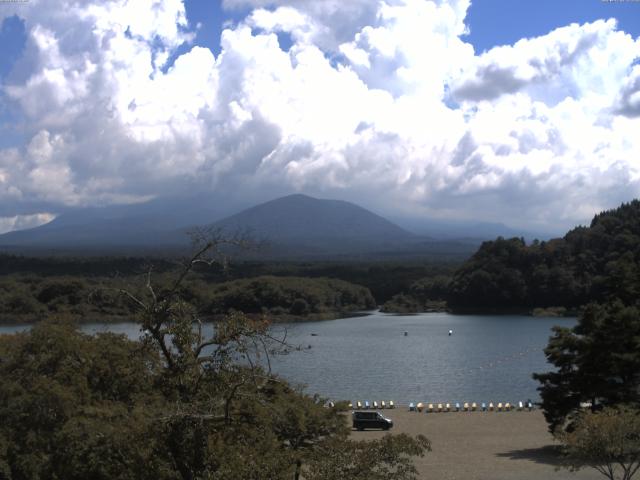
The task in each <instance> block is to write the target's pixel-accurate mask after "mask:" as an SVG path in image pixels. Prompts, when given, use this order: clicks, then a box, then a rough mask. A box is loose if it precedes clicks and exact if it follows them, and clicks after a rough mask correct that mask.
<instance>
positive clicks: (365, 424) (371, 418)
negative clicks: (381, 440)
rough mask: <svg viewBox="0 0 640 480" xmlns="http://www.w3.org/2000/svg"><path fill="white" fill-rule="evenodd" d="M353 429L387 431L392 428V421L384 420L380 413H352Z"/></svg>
mask: <svg viewBox="0 0 640 480" xmlns="http://www.w3.org/2000/svg"><path fill="white" fill-rule="evenodd" d="M351 415H352V417H353V428H357V429H358V430H364V429H365V428H381V429H383V430H389V429H390V428H391V427H393V420H390V419H388V418H385V417H383V416H382V414H381V413H380V412H353V413H352V414H351Z"/></svg>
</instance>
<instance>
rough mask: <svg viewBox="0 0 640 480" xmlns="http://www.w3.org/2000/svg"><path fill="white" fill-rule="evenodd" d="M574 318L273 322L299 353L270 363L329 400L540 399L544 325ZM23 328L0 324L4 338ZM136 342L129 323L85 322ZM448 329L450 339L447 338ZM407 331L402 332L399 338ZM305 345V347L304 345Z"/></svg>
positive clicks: (379, 317)
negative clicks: (534, 375) (535, 374)
mask: <svg viewBox="0 0 640 480" xmlns="http://www.w3.org/2000/svg"><path fill="white" fill-rule="evenodd" d="M575 323H576V320H575V319H568V318H546V317H529V316H519V315H501V316H495V315H451V314H447V313H426V314H419V315H388V314H383V313H379V312H374V313H371V314H370V315H366V316H361V317H351V318H343V319H338V320H329V321H321V322H308V323H291V324H278V325H275V326H274V331H275V333H276V335H278V334H280V335H282V334H284V332H285V331H286V334H287V341H288V342H289V343H291V344H293V345H299V346H300V347H301V348H300V351H293V352H292V353H290V354H289V355H286V356H276V357H274V358H272V366H273V369H274V371H276V372H277V373H278V374H280V375H281V376H282V377H284V378H286V379H287V380H289V381H290V382H293V383H296V384H298V383H299V384H305V385H307V391H308V392H309V393H319V394H321V395H323V396H326V397H329V398H331V399H334V400H340V399H345V400H352V401H355V400H361V401H364V400H369V401H372V400H394V402H396V403H402V404H406V403H409V402H419V401H423V402H433V403H438V402H442V403H445V402H450V403H455V402H460V403H462V402H467V401H468V402H473V401H475V402H478V403H480V402H489V401H493V402H512V403H513V402H517V401H519V400H526V399H527V398H531V399H532V400H537V399H538V398H539V396H538V393H537V391H536V388H537V386H538V384H537V382H535V381H534V380H533V379H532V378H531V374H532V373H533V372H544V371H547V370H549V369H550V368H551V367H550V365H549V364H548V363H547V362H546V358H545V356H544V353H543V351H542V350H543V348H544V347H545V346H546V345H547V342H548V339H549V336H550V335H551V327H552V326H554V325H561V326H566V327H571V326H573V325H575ZM24 328H25V327H24V326H5V327H0V333H9V332H11V331H16V330H18V329H24ZM82 329H83V330H84V331H86V332H90V333H94V332H97V331H104V330H109V331H113V332H117V333H124V334H126V335H127V336H129V337H131V338H137V336H138V335H139V327H138V325H136V324H134V323H122V324H112V325H109V324H87V325H83V327H82ZM449 330H453V334H452V335H451V336H449V334H448V332H449ZM404 332H407V335H406V336H405V335H404ZM309 347H311V348H309Z"/></svg>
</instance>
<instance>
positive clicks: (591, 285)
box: [448, 200, 640, 308]
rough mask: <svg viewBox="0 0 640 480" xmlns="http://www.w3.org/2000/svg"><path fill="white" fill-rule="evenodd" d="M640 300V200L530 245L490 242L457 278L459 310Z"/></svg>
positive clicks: (453, 295)
mask: <svg viewBox="0 0 640 480" xmlns="http://www.w3.org/2000/svg"><path fill="white" fill-rule="evenodd" d="M613 298H619V299H621V300H622V301H623V302H625V303H626V304H633V303H634V302H637V301H638V298H640V201H638V200H634V201H632V202H630V203H626V204H623V205H621V206H620V207H618V208H616V209H614V210H609V211H605V212H602V213H600V214H598V215H596V216H595V217H594V218H593V220H592V222H591V225H590V226H589V227H577V228H575V229H573V230H571V231H570V232H568V233H567V234H566V235H565V236H564V237H563V238H556V239H552V240H549V241H548V242H534V243H531V244H529V245H526V244H525V243H523V242H522V240H520V239H518V238H512V239H503V238H498V239H497V240H495V241H492V242H485V243H483V244H482V246H481V247H480V249H479V250H478V251H477V252H476V253H475V254H474V255H473V257H471V258H470V259H469V260H468V261H467V262H466V263H465V264H464V265H463V266H462V267H461V268H460V269H459V270H458V271H457V272H456V273H455V275H454V277H453V280H452V282H451V284H450V292H449V299H448V300H449V305H450V306H452V307H454V308H477V307H480V308H504V307H550V306H562V307H567V308H574V307H579V306H581V305H584V304H586V303H588V302H591V301H606V300H610V299H613Z"/></svg>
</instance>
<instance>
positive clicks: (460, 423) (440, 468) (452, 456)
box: [352, 406, 604, 480]
mask: <svg viewBox="0 0 640 480" xmlns="http://www.w3.org/2000/svg"><path fill="white" fill-rule="evenodd" d="M383 414H384V415H385V416H386V417H388V418H390V419H392V420H393V422H394V427H393V429H392V432H393V433H408V434H411V435H417V434H420V433H421V434H423V435H425V436H426V437H427V438H429V440H431V444H432V448H433V451H432V452H429V453H427V454H426V455H425V456H424V457H423V458H418V459H416V461H415V463H416V466H417V467H418V470H419V471H420V478H421V479H435V480H507V479H508V480H545V479H551V480H556V479H568V480H592V479H599V478H604V477H602V476H601V475H600V474H599V473H598V472H596V471H595V470H593V469H584V470H581V471H579V472H577V473H572V472H569V471H568V470H564V469H562V470H556V466H557V465H558V455H557V450H556V446H555V445H556V444H555V443H554V440H553V438H552V437H551V435H550V434H549V433H548V431H547V424H546V423H545V420H544V417H543V415H542V412H541V411H539V410H534V411H532V412H526V411H524V412H518V411H511V412H456V413H453V412H450V413H429V414H426V413H424V412H423V413H417V412H409V411H408V409H407V408H406V407H403V406H400V407H398V408H396V409H393V410H384V411H383ZM385 433H386V432H382V431H380V430H366V431H364V432H358V431H355V430H354V431H353V432H352V437H353V438H354V439H363V440H366V439H373V438H379V437H381V436H383V435H384V434H385Z"/></svg>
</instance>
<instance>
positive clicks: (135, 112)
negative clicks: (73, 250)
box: [0, 0, 640, 230]
mask: <svg viewBox="0 0 640 480" xmlns="http://www.w3.org/2000/svg"><path fill="white" fill-rule="evenodd" d="M225 6H226V7H227V8H247V7H249V8H250V9H251V10H250V11H249V13H248V14H247V16H246V18H245V19H244V20H243V21H240V22H238V23H237V24H234V25H232V26H229V27H228V28H226V29H225V30H224V32H223V33H222V37H221V39H220V42H221V50H220V54H219V55H218V56H217V57H216V56H215V55H214V54H213V53H212V52H211V51H210V50H209V49H207V48H204V47H199V46H194V45H193V40H194V33H193V32H194V28H195V27H194V26H190V25H188V23H187V19H186V15H185V7H184V5H183V3H182V1H181V0H144V1H142V0H112V1H109V2H103V1H97V0H96V1H91V0H87V1H83V2H76V1H70V0H66V1H65V0H38V1H36V0H33V1H32V2H29V3H28V4H25V5H24V6H21V7H20V8H17V7H11V8H7V9H6V11H5V10H3V13H4V14H5V15H8V14H12V13H17V14H18V15H20V16H21V17H23V18H24V19H25V22H26V29H27V34H28V40H27V46H26V48H25V51H24V54H23V58H22V59H20V60H19V61H18V63H16V65H15V66H14V70H13V72H11V74H10V75H8V76H7V77H6V79H5V83H4V84H3V85H2V86H1V88H2V92H3V94H4V95H3V96H2V97H0V98H2V99H4V100H2V101H6V102H9V104H10V105H8V106H9V107H10V108H12V109H14V110H15V111H17V112H18V114H19V120H20V121H19V122H18V127H17V128H19V129H20V131H21V133H22V134H23V135H24V137H25V138H27V140H26V141H25V142H24V144H22V145H18V146H16V147H12V148H5V149H4V150H0V204H1V205H2V207H1V208H0V216H1V217H3V218H5V219H7V218H8V219H13V218H14V217H15V218H16V219H17V218H22V217H18V216H19V215H22V216H24V215H27V216H28V215H38V214H41V213H42V212H56V211H58V210H61V209H64V208H65V207H68V206H77V205H100V204H110V203H126V202H132V201H139V200H141V199H144V198H149V197H152V196H160V195H167V194H172V193H180V192H185V191H201V192H202V191H209V192H211V196H212V199H215V200H217V201H221V200H222V201H223V200H224V198H226V197H227V196H230V195H231V196H234V195H235V196H238V197H244V198H250V199H254V200H255V201H261V200H267V199H269V198H270V197H272V196H274V195H277V194H281V193H287V192H290V191H292V190H300V191H306V192H308V193H311V194H317V195H322V196H325V197H336V198H345V199H350V200H354V201H356V202H359V203H361V204H364V205H366V206H369V207H372V208H374V209H377V210H378V211H380V212H382V213H386V214H395V215H399V216H400V215H404V216H411V215H413V216H420V215H424V216H440V217H447V218H451V217H456V218H466V219H473V220H482V219H484V220H489V221H504V222H506V223H509V224H512V225H515V226H520V227H529V228H531V229H535V228H541V229H542V228H544V229H558V230H560V229H562V228H566V227H567V226H570V225H572V224H573V223H575V222H579V221H584V220H586V219H587V218H588V217H589V216H590V215H592V214H593V213H594V212H595V211H597V210H599V209H602V208H606V207H611V206H615V205H616V204H617V203H619V202H621V201H625V200H629V199H631V198H633V197H635V196H637V195H638V194H639V193H640V183H639V182H640V171H639V170H640V163H639V162H640V160H639V159H640V156H639V154H640V137H639V136H638V135H637V131H638V130H639V127H640V124H639V122H640V93H639V92H640V80H639V79H640V73H639V72H640V70H638V66H637V65H635V62H637V59H638V57H640V40H639V39H634V38H632V37H631V36H630V35H628V34H626V33H625V32H622V31H619V30H618V29H617V26H616V24H615V22H614V21H612V20H602V21H596V22H593V23H588V24H584V25H577V24H574V25H569V26H566V27H562V28H559V29H557V30H554V31H552V32H549V33H548V34H546V35H543V36H540V37H537V38H532V39H523V40H521V41H519V42H517V43H515V44H514V45H511V46H503V47H498V48H494V49H492V50H489V51H488V52H485V53H483V54H481V55H475V52H474V49H473V47H472V46H471V45H470V44H469V43H468V42H467V40H466V36H465V34H466V32H467V31H468V25H467V24H466V23H465V21H466V20H465V19H466V13H467V10H468V8H469V6H470V2H469V0H458V1H452V2H439V1H438V2H436V1H429V0H388V1H380V2H370V1H364V0H363V1H360V0H354V1H353V2H338V1H333V0H329V1H326V2H325V1H323V2H317V1H312V0H288V1H287V0H226V1H225ZM149 12H151V14H149ZM280 33H287V34H289V36H290V38H291V40H292V45H291V47H290V48H288V49H286V50H285V49H284V48H283V45H281V44H280V43H279V40H278V34H280ZM178 47H180V48H181V50H180V51H183V52H184V53H182V54H180V55H177V54H176V51H177V49H178ZM24 218H31V217H24ZM33 218H44V217H33ZM12 222H13V223H12ZM18 224H19V222H18V220H4V223H3V224H2V225H4V227H2V228H5V229H10V228H14V227H15V228H18V227H17V225H18Z"/></svg>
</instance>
